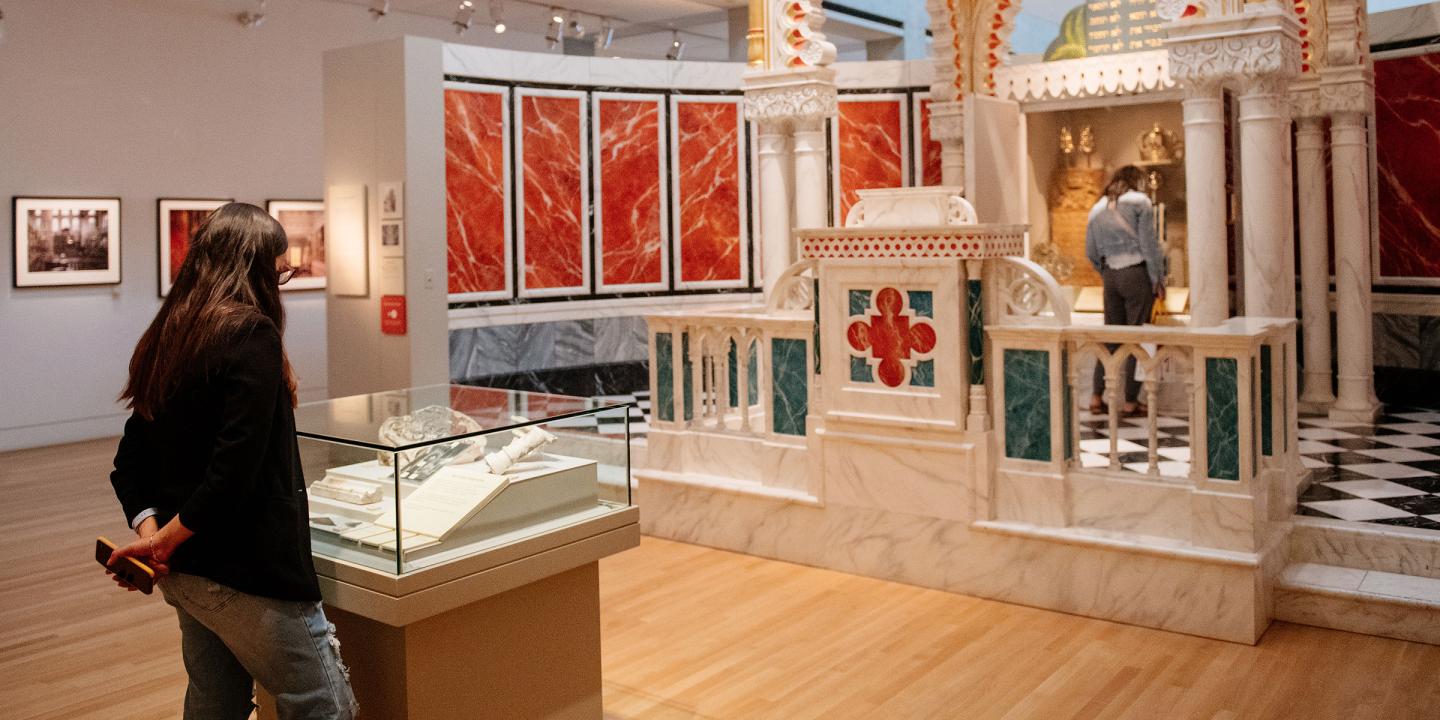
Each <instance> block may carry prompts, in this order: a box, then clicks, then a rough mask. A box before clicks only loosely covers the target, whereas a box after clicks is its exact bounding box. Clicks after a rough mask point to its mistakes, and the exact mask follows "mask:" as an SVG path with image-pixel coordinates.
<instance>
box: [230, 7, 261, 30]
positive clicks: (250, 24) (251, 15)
mask: <svg viewBox="0 0 1440 720" xmlns="http://www.w3.org/2000/svg"><path fill="white" fill-rule="evenodd" d="M235 21H236V22H238V23H240V27H243V28H245V29H247V30H251V29H254V28H257V27H260V26H261V25H264V24H265V0H260V2H259V3H257V4H256V5H255V12H250V11H249V10H246V11H245V12H242V13H240V14H239V15H236V16H235Z"/></svg>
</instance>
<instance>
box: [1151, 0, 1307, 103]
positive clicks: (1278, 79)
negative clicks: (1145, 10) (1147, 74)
mask: <svg viewBox="0 0 1440 720" xmlns="http://www.w3.org/2000/svg"><path fill="white" fill-rule="evenodd" d="M1165 31H1166V40H1165V46H1166V48H1167V49H1168V50H1169V52H1170V77H1172V78H1174V79H1176V80H1177V81H1179V82H1181V83H1184V84H1186V85H1189V84H1191V83H1202V82H1207V81H1208V82H1220V83H1224V82H1227V81H1232V80H1234V81H1240V82H1242V83H1244V84H1245V85H1246V86H1247V87H1248V88H1253V90H1254V91H1259V92H1266V93H1274V92H1280V91H1282V90H1283V89H1284V84H1285V83H1286V82H1287V81H1288V80H1289V79H1290V78H1293V77H1296V76H1298V75H1299V74H1300V24H1299V23H1298V22H1297V21H1296V20H1295V17H1294V15H1293V14H1291V13H1289V12H1288V11H1286V10H1282V9H1281V8H1280V7H1279V6H1278V5H1276V6H1262V7H1261V8H1260V9H1257V10H1251V11H1247V12H1244V13H1236V14H1230V15H1218V16H1214V17H1206V18H1199V19H1192V18H1186V19H1181V20H1177V21H1175V22H1171V23H1169V24H1167V25H1166V26H1165Z"/></svg>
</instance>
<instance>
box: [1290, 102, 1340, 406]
mask: <svg viewBox="0 0 1440 720" xmlns="http://www.w3.org/2000/svg"><path fill="white" fill-rule="evenodd" d="M1295 176H1296V178H1297V180H1298V182H1299V187H1298V188H1297V191H1298V194H1299V212H1300V315H1301V319H1302V322H1303V323H1304V336H1305V346H1304V348H1303V350H1304V353H1305V387H1304V392H1303V394H1302V395H1301V396H1300V402H1301V403H1302V404H1303V405H1304V406H1305V410H1306V411H1307V412H1322V411H1325V410H1328V409H1329V408H1330V405H1331V403H1333V402H1335V393H1334V391H1332V390H1331V388H1330V379H1331V370H1330V263H1329V259H1330V247H1329V245H1330V244H1329V242H1327V241H1328V240H1329V236H1330V232H1329V223H1328V215H1329V208H1328V203H1327V202H1326V200H1325V187H1326V182H1325V181H1326V177H1325V127H1324V122H1323V120H1322V119H1321V118H1319V117H1313V116H1312V117H1301V118H1297V119H1296V121H1295Z"/></svg>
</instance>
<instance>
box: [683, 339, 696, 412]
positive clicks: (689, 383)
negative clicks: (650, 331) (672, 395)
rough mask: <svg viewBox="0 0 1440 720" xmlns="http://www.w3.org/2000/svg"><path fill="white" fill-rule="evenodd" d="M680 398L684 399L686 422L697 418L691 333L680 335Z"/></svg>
mask: <svg viewBox="0 0 1440 720" xmlns="http://www.w3.org/2000/svg"><path fill="white" fill-rule="evenodd" d="M680 362H681V365H680V371H681V379H680V382H681V383H683V384H684V385H685V387H682V388H680V397H681V398H682V399H684V405H685V420H686V421H689V420H690V419H691V418H693V417H695V378H694V375H695V371H694V370H692V369H691V368H690V333H680Z"/></svg>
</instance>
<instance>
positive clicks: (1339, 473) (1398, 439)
mask: <svg viewBox="0 0 1440 720" xmlns="http://www.w3.org/2000/svg"><path fill="white" fill-rule="evenodd" d="M1298 434H1299V436H1300V457H1301V460H1302V461H1303V462H1304V463H1305V466H1306V467H1309V468H1310V469H1311V470H1312V472H1313V474H1312V475H1311V485H1310V487H1309V489H1307V490H1306V491H1305V493H1304V494H1303V495H1301V496H1300V508H1299V510H1298V512H1299V514H1301V515H1313V516H1317V517H1327V518H1339V519H1341V520H1352V521H1358V522H1370V523H1378V524H1382V525H1404V526H1406V527H1416V528H1425V529H1428V530H1440V412H1436V411H1434V410H1429V409H1425V408H1390V407H1387V408H1386V409H1385V414H1384V415H1382V416H1380V418H1379V419H1377V420H1376V421H1375V424H1374V425H1356V424H1354V423H1345V422H1335V421H1331V420H1327V419H1324V418H1308V417H1302V418H1300V430H1299V433H1298Z"/></svg>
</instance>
